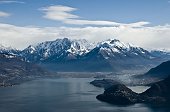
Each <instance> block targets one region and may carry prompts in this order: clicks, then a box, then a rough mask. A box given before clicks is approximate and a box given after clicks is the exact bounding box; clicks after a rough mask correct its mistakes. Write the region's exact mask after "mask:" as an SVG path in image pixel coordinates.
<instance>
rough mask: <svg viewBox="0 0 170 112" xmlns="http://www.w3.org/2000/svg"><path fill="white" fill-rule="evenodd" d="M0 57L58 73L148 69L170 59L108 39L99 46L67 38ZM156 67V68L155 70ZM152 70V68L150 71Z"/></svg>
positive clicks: (12, 51)
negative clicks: (10, 57) (18, 59)
mask: <svg viewBox="0 0 170 112" xmlns="http://www.w3.org/2000/svg"><path fill="white" fill-rule="evenodd" d="M0 53H8V54H13V55H16V56H20V57H22V58H23V59H25V60H26V61H27V62H33V63H38V64H43V65H45V67H47V68H50V69H52V68H53V69H54V70H57V71H115V70H118V69H119V70H122V69H123V70H124V69H131V68H132V69H136V67H138V68H139V69H141V67H145V68H148V69H149V67H153V66H154V65H157V64H160V63H161V62H163V61H166V60H169V59H170V55H169V54H170V53H165V52H161V51H154V52H153V51H147V50H145V49H143V48H141V47H138V46H135V45H132V44H129V43H127V44H125V43H123V42H120V41H119V40H117V39H109V40H106V41H102V42H99V43H97V44H94V43H90V42H88V41H87V40H85V39H81V40H74V39H73V40H71V39H68V38H63V39H56V40H54V41H46V42H42V43H39V44H37V45H30V46H29V47H27V48H26V49H24V50H22V51H18V50H14V49H10V50H9V49H6V48H4V47H1V50H0ZM152 65H153V66H152ZM148 66H149V67H148Z"/></svg>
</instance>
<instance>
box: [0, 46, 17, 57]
mask: <svg viewBox="0 0 170 112" xmlns="http://www.w3.org/2000/svg"><path fill="white" fill-rule="evenodd" d="M0 53H1V54H11V55H17V54H18V53H19V50H17V49H13V48H12V47H5V46H3V45H1V44H0Z"/></svg>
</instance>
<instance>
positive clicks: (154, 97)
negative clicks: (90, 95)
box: [96, 77, 170, 105]
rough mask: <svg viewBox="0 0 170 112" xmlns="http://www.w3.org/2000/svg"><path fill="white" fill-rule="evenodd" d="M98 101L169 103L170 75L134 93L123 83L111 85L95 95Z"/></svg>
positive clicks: (119, 103)
mask: <svg viewBox="0 0 170 112" xmlns="http://www.w3.org/2000/svg"><path fill="white" fill-rule="evenodd" d="M96 98H97V99H98V100H100V101H104V102H108V103H112V104H117V105H129V104H135V103H147V104H154V105H155V104H156V105H160V104H169V103H170V77H168V78H166V79H165V80H162V81H160V82H157V83H154V84H153V85H152V86H151V87H150V88H149V89H148V90H146V91H145V92H143V93H140V94H138V93H135V92H133V91H132V90H131V89H129V88H128V87H126V86H125V85H123V84H117V85H113V86H111V87H109V88H107V89H106V90H105V91H104V93H103V94H100V95H98V96H97V97H96Z"/></svg>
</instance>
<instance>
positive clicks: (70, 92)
mask: <svg viewBox="0 0 170 112" xmlns="http://www.w3.org/2000/svg"><path fill="white" fill-rule="evenodd" d="M92 80H93V79H90V78H86V79H84V78H61V79H43V80H35V81H30V82H27V83H24V84H21V85H18V86H13V87H6V88H0V112H162V111H164V112H167V111H168V110H169V108H163V109H162V108H156V107H154V108H151V107H148V106H147V105H144V104H135V105H131V106H126V107H120V106H115V105H110V104H107V103H104V102H100V101H98V100H96V98H95V97H96V95H98V94H100V93H103V89H101V88H97V87H94V86H92V85H90V84H89V82H90V81H92Z"/></svg>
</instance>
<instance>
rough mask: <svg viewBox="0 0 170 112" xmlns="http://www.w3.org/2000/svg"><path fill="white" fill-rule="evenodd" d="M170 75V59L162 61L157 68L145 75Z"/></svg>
mask: <svg viewBox="0 0 170 112" xmlns="http://www.w3.org/2000/svg"><path fill="white" fill-rule="evenodd" d="M169 75H170V61H166V62H163V63H161V64H160V65H158V66H157V67H155V68H152V69H151V70H149V71H148V72H147V73H146V74H145V76H150V77H158V78H165V77H167V76H169Z"/></svg>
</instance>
